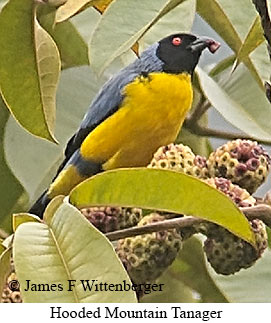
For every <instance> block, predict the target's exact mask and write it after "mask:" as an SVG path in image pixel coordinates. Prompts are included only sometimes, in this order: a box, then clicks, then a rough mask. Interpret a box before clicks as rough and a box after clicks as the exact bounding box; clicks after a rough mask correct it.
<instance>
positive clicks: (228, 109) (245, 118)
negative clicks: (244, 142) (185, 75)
mask: <svg viewBox="0 0 271 323" xmlns="http://www.w3.org/2000/svg"><path fill="white" fill-rule="evenodd" d="M197 73H198V76H199V79H200V84H201V88H202V91H203V92H204V93H205V95H206V97H207V98H208V100H209V101H210V102H211V104H212V106H213V107H214V108H215V109H216V110H217V111H218V112H220V113H221V114H222V116H223V117H224V118H225V119H226V120H227V121H229V122H230V123H231V124H233V125H234V126H235V127H237V128H239V129H241V130H242V131H244V132H245V133H247V134H249V135H250V136H252V137H254V138H255V139H262V140H271V124H270V122H269V121H267V120H270V118H271V109H270V107H269V106H268V107H267V106H261V105H259V103H257V106H258V105H259V106H260V109H255V106H253V107H251V109H249V108H248V106H246V105H243V104H242V103H241V102H239V101H238V99H236V96H238V97H239V100H243V99H244V98H242V97H241V96H240V92H238V91H239V86H240V84H239V85H238V87H235V91H237V92H236V93H235V94H236V95H235V97H233V96H230V95H229V94H228V93H227V92H226V91H225V90H224V89H223V88H222V87H221V86H219V84H218V83H216V82H215V81H214V80H213V79H212V78H211V77H209V76H208V75H207V74H206V73H205V72H204V71H203V70H202V69H200V68H197ZM250 79H251V82H252V83H251V84H253V79H252V78H250ZM230 82H231V80H230V79H228V80H227V83H230ZM246 83H247V84H246V88H245V90H246V94H244V96H245V97H246V98H248V97H249V96H250V94H251V95H252V96H255V97H256V95H255V92H252V93H251V92H248V89H247V86H248V84H249V82H248V79H246ZM235 85H236V86H237V84H235ZM256 86H257V85H256ZM255 91H258V92H259V91H260V93H261V96H260V95H259V97H262V98H263V99H264V100H266V99H265V98H264V96H263V92H262V91H261V90H260V88H259V87H256V88H255ZM259 97H258V99H259ZM246 98H245V99H246ZM254 101H255V99H254ZM266 101H267V100H266ZM263 115H264V117H263Z"/></svg>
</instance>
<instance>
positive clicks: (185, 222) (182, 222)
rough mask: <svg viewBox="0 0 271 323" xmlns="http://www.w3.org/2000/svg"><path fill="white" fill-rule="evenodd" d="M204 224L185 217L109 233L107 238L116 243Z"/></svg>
mask: <svg viewBox="0 0 271 323" xmlns="http://www.w3.org/2000/svg"><path fill="white" fill-rule="evenodd" d="M202 222H203V220H202V219H200V218H196V217H194V216H185V217H181V218H174V219H169V220H164V221H160V222H155V223H151V224H147V225H144V226H142V227H132V228H127V229H124V230H118V231H114V232H109V233H107V234H106V237H107V238H108V239H109V240H111V241H115V240H119V239H124V238H127V237H134V236H138V235H141V234H146V233H152V232H158V231H163V230H169V229H176V228H177V229H180V228H186V227H192V226H194V225H195V224H199V223H202Z"/></svg>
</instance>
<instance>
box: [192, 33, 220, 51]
mask: <svg viewBox="0 0 271 323" xmlns="http://www.w3.org/2000/svg"><path fill="white" fill-rule="evenodd" d="M219 47H220V44H219V43H218V42H216V41H215V40H213V39H210V38H207V37H198V38H197V39H196V40H195V41H194V42H193V43H191V44H190V45H188V46H187V47H186V48H187V49H190V50H191V51H192V52H202V51H203V50H204V49H205V48H208V49H209V51H210V52H211V53H212V54H213V53H215V52H216V51H217V50H218V48H219Z"/></svg>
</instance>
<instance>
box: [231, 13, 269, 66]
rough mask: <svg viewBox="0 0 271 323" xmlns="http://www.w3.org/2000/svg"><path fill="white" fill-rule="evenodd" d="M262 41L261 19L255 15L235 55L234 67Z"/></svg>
mask: <svg viewBox="0 0 271 323" xmlns="http://www.w3.org/2000/svg"><path fill="white" fill-rule="evenodd" d="M263 41H264V36H263V30H262V26H261V19H260V17H259V16H257V17H256V18H255V20H254V22H253V24H252V26H251V28H250V30H249V32H248V34H247V36H246V39H245V40H244V42H243V44H242V46H241V47H240V49H239V52H238V54H237V56H236V63H235V66H234V69H236V67H237V66H238V65H239V64H240V63H241V62H242V61H243V60H244V59H245V58H247V57H248V56H249V54H250V53H251V52H253V51H254V50H255V49H256V48H257V47H258V46H259V45H260V44H261V43H262V42H263Z"/></svg>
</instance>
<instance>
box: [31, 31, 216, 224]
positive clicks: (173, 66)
mask: <svg viewBox="0 0 271 323" xmlns="http://www.w3.org/2000/svg"><path fill="white" fill-rule="evenodd" d="M219 47H220V44H219V43H218V42H216V41H215V40H213V39H210V38H208V37H199V36H196V35H193V34H187V33H176V34H172V35H169V36H167V37H165V38H163V39H161V40H160V41H157V42H155V43H154V44H152V45H150V46H149V47H148V48H147V49H146V50H145V51H143V52H142V53H141V55H140V56H139V57H137V58H136V59H135V61H134V62H132V63H131V64H130V65H128V66H126V67H124V68H123V69H122V70H120V71H119V72H117V73H116V74H115V75H113V76H112V77H111V78H110V79H109V80H108V81H107V82H106V83H105V84H104V85H103V86H102V88H101V89H100V91H99V92H98V93H97V95H96V96H95V97H94V99H93V101H92V103H91V104H90V107H89V109H88V111H87V112H86V114H85V116H84V118H83V120H82V122H81V124H80V126H79V128H78V130H77V131H76V133H75V134H74V135H73V136H72V137H71V139H70V140H69V141H68V143H67V146H66V149H65V157H64V161H63V162H62V164H61V165H60V167H59V169H58V171H57V174H56V176H55V177H54V178H53V181H52V183H51V185H50V186H49V188H48V189H47V190H46V191H45V192H44V193H43V194H42V195H41V196H40V198H39V199H38V200H37V201H36V202H35V203H34V205H33V206H32V207H31V208H30V210H29V212H30V213H32V214H36V215H38V216H39V217H41V218H42V216H43V212H44V210H45V208H46V206H47V204H48V203H49V202H50V200H52V199H53V198H54V197H55V196H57V195H68V194H69V193H70V191H71V190H72V189H73V188H74V187H75V186H76V185H78V184H79V183H81V182H82V181H84V180H85V179H87V178H89V177H91V176H93V175H95V174H97V173H100V172H103V171H107V170H111V169H117V168H127V167H128V168H129V167H144V166H147V164H148V163H149V162H150V160H151V158H152V155H153V154H154V153H155V151H156V150H157V149H158V148H159V147H161V146H164V145H167V144H170V143H172V142H174V141H175V139H176V137H177V135H178V133H179V131H180V129H181V126H182V124H183V122H184V120H185V117H186V115H187V113H188V111H189V109H190V108H191V105H192V100H193V89H192V83H191V77H192V76H193V72H194V70H195V67H196V65H197V64H198V62H199V58H200V56H201V53H202V51H203V50H204V49H206V48H207V49H209V51H210V52H211V53H215V52H216V50H217V49H218V48H219Z"/></svg>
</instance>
